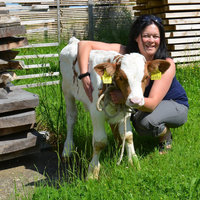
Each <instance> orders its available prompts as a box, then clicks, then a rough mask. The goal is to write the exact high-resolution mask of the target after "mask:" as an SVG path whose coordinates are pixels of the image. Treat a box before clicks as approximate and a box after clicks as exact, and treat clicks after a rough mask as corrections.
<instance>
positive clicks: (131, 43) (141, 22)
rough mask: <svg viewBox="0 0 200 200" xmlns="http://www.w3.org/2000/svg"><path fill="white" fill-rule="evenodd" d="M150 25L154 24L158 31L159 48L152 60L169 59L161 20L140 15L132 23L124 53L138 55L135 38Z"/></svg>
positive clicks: (151, 16) (152, 16)
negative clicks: (135, 53)
mask: <svg viewBox="0 0 200 200" xmlns="http://www.w3.org/2000/svg"><path fill="white" fill-rule="evenodd" d="M151 24H155V25H156V26H157V27H158V29H159V31H160V46H159V48H158V50H157V52H156V54H155V56H154V59H166V58H167V57H169V55H168V51H167V47H166V42H165V30H164V27H163V24H162V20H161V19H160V18H159V17H156V16H154V15H141V16H140V17H138V18H136V20H135V21H134V22H133V24H132V26H131V30H130V33H129V40H128V44H127V46H126V53H131V52H137V53H140V50H139V48H138V44H137V42H136V38H137V37H138V36H139V35H140V34H141V33H142V32H143V31H144V29H145V28H146V27H147V26H148V25H151Z"/></svg>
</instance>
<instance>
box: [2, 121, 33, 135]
mask: <svg viewBox="0 0 200 200" xmlns="http://www.w3.org/2000/svg"><path fill="white" fill-rule="evenodd" d="M34 125H35V123H34V124H27V125H22V126H18V127H10V128H0V137H2V136H5V135H10V134H13V133H20V132H22V131H27V130H30V129H32V128H34Z"/></svg>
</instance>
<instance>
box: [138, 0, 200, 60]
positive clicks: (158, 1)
mask: <svg viewBox="0 0 200 200" xmlns="http://www.w3.org/2000/svg"><path fill="white" fill-rule="evenodd" d="M134 9H136V10H137V11H138V12H137V15H141V14H153V15H157V16H159V17H161V18H162V20H163V23H164V26H165V30H166V41H167V45H168V49H169V52H170V55H171V57H172V58H173V59H174V61H175V62H176V63H182V64H184V63H186V64H187V63H189V62H195V61H199V60H200V50H199V49H200V25H199V24H200V1H199V0H152V1H148V0H137V7H135V8H134Z"/></svg>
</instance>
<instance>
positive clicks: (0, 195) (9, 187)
mask: <svg viewBox="0 0 200 200" xmlns="http://www.w3.org/2000/svg"><path fill="white" fill-rule="evenodd" d="M58 165H59V162H58V156H57V154H56V153H55V152H53V151H42V152H40V153H35V154H31V155H28V156H24V157H20V158H15V159H12V160H8V161H4V162H0V180H1V181H0V200H9V199H11V200H13V199H16V198H15V195H16V194H19V195H21V194H22V195H24V196H27V195H26V194H30V193H31V191H34V188H35V187H37V185H38V184H40V183H41V182H45V181H47V182H49V181H53V180H56V179H58V177H59V176H58V174H60V173H58V171H59V170H58ZM61 174H62V173H61Z"/></svg>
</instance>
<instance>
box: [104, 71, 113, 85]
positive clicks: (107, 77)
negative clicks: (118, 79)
mask: <svg viewBox="0 0 200 200" xmlns="http://www.w3.org/2000/svg"><path fill="white" fill-rule="evenodd" d="M102 81H103V83H104V84H111V83H112V76H111V75H109V74H108V73H107V71H106V70H104V74H103V76H102Z"/></svg>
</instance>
